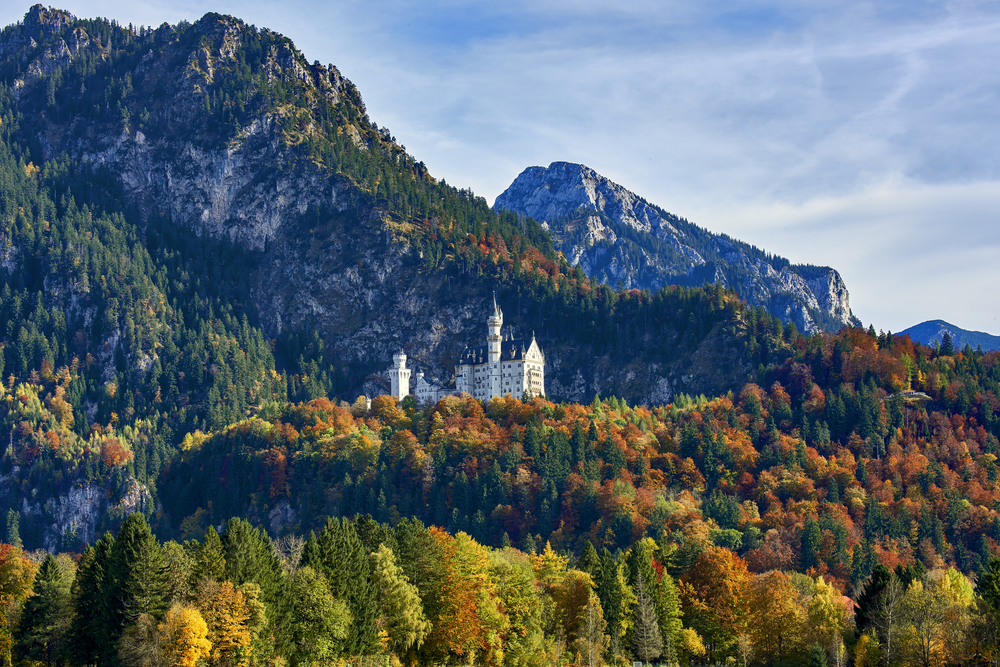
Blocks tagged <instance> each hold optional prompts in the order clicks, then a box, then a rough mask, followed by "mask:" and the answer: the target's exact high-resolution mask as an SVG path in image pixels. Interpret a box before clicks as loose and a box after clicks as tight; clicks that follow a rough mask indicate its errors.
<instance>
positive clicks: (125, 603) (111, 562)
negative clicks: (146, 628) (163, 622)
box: [78, 512, 169, 665]
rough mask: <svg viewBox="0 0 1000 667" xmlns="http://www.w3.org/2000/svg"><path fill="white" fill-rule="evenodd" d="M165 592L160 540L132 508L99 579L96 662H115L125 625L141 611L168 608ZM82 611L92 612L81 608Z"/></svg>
mask: <svg viewBox="0 0 1000 667" xmlns="http://www.w3.org/2000/svg"><path fill="white" fill-rule="evenodd" d="M168 596H169V576H168V573H167V569H166V565H165V564H164V562H163V555H162V553H161V551H160V545H159V542H158V541H157V540H156V538H155V537H153V533H152V531H150V529H149V525H148V524H147V523H146V518H145V517H144V516H143V515H142V513H141V512H133V513H132V514H130V515H129V516H128V518H126V519H125V522H124V523H123V524H122V527H121V530H119V531H118V536H117V537H116V538H115V540H114V542H113V543H112V545H111V548H110V550H109V553H108V558H107V569H106V571H105V576H104V578H103V581H102V582H101V592H100V605H99V608H98V614H99V616H100V620H99V627H98V628H97V632H98V634H97V640H98V653H99V662H100V663H101V664H112V665H114V664H117V661H118V648H117V643H118V639H119V637H121V634H122V631H123V630H124V629H125V626H127V625H129V624H131V623H134V622H135V621H136V619H138V618H139V617H140V616H141V615H143V614H149V615H151V616H153V617H159V616H161V615H162V614H163V612H165V611H166V609H167V605H168V603H169V599H168ZM79 610H80V609H79V607H78V611H79ZM83 613H93V612H92V610H91V609H84V610H83Z"/></svg>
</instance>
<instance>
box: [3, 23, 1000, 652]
mask: <svg viewBox="0 0 1000 667" xmlns="http://www.w3.org/2000/svg"><path fill="white" fill-rule="evenodd" d="M0 78H2V83H0V283H2V284H0V327H2V328H0V442H3V443H4V447H3V451H2V454H0V512H2V513H3V515H4V519H5V521H3V525H2V526H0V533H2V536H0V537H3V541H4V542H5V544H4V545H3V546H2V547H0V596H2V597H0V612H2V621H3V622H2V623H0V652H3V653H4V655H5V656H6V655H10V656H11V657H12V659H14V660H17V661H20V662H21V663H23V664H27V663H28V662H35V663H37V662H48V663H56V662H60V663H65V662H69V663H71V664H81V665H82V664H95V663H96V664H101V665H113V666H114V665H122V666H126V665H127V666H129V667H131V666H133V665H135V666H138V665H143V666H150V665H156V666H159V665H166V664H183V665H191V666H193V665H196V664H200V663H202V662H204V663H211V664H213V665H227V666H229V665H241V666H248V665H262V664H294V665H299V664H303V665H304V664H307V663H313V662H322V663H324V664H360V663H359V658H358V656H366V658H363V659H367V660H370V661H371V662H370V664H379V665H383V664H385V662H386V661H387V660H388V661H389V662H390V664H396V661H399V662H402V663H406V664H426V665H436V664H482V663H486V664H495V665H533V664H538V665H551V664H567V665H568V664H573V665H584V664H586V665H593V664H600V663H601V662H602V661H622V660H627V659H630V658H636V659H642V660H656V659H662V660H663V661H664V662H670V661H674V660H676V661H679V662H682V663H688V662H694V663H709V662H713V663H714V662H717V661H723V660H726V659H728V658H733V659H736V660H738V661H740V663H741V664H744V665H748V664H751V663H760V664H780V663H784V664H803V663H804V662H807V661H808V662H810V663H811V664H817V665H821V664H824V663H826V664H829V663H830V662H835V663H836V664H837V665H843V664H846V661H847V660H849V659H853V660H854V664H856V665H875V664H878V663H879V661H880V660H881V661H882V664H888V665H896V664H914V665H916V664H920V665H929V664H943V663H953V664H962V663H966V662H972V661H986V662H990V661H993V660H994V659H995V656H997V655H1000V653H997V640H996V636H997V634H996V625H995V616H994V610H996V609H997V608H998V607H1000V592H998V591H1000V583H998V582H1000V561H997V560H996V556H997V553H998V542H1000V514H998V508H1000V489H998V485H997V480H998V476H1000V471H998V466H997V457H998V455H1000V451H998V450H1000V444H998V436H1000V419H998V416H997V413H998V411H1000V353H996V352H987V353H983V352H981V351H979V350H976V351H973V350H972V349H970V348H968V347H965V348H964V349H961V350H957V349H948V348H947V347H946V346H945V347H941V346H938V347H935V348H931V347H927V346H923V345H919V344H915V343H913V342H912V341H911V340H910V339H909V338H908V337H906V336H895V337H894V336H892V335H891V334H882V333H876V331H875V330H874V328H870V329H869V330H867V331H866V330H863V329H860V328H845V329H842V330H841V331H840V332H838V333H836V334H832V333H818V334H811V335H802V334H801V333H799V332H798V331H797V330H796V328H795V327H794V326H792V325H783V324H782V323H781V321H780V320H778V319H776V318H774V317H773V316H772V315H770V314H768V313H767V312H766V311H765V310H763V309H762V308H757V307H749V306H747V305H745V304H744V303H742V302H741V301H740V300H739V299H738V298H737V297H736V294H735V293H734V292H732V291H727V290H725V289H722V288H721V287H719V286H717V285H713V286H709V287H703V288H695V287H686V288H685V287H681V288H676V287H675V288H668V289H664V290H660V291H657V292H655V293H650V292H646V291H639V290H614V289H612V288H610V287H608V286H607V285H602V284H599V283H598V282H596V281H594V280H591V279H589V278H587V277H586V276H585V275H584V274H583V272H582V271H580V270H579V269H578V268H572V267H570V266H569V265H568V263H567V262H566V260H565V258H564V257H562V256H561V255H559V254H558V253H556V252H555V250H554V249H553V246H552V242H551V239H550V238H549V237H548V236H547V235H546V234H545V232H544V231H543V230H542V229H541V228H540V227H539V226H538V225H537V224H535V222H534V221H532V220H530V219H524V218H519V217H517V216H515V215H513V214H509V213H507V214H493V213H491V212H490V211H489V209H488V208H487V207H486V205H485V203H484V202H483V201H482V200H481V199H480V198H477V197H475V196H474V195H473V194H472V193H471V192H468V191H463V190H458V189H455V188H453V187H451V186H448V185H446V184H444V183H442V182H437V181H435V179H433V178H432V177H431V176H430V175H429V174H427V172H426V169H425V168H424V167H423V165H421V164H420V163H419V162H418V161H416V160H415V159H414V158H412V156H409V155H407V154H406V152H405V149H403V148H402V147H401V146H399V145H398V144H397V143H396V142H395V141H394V140H393V139H392V137H391V135H389V134H388V133H387V132H386V131H383V130H381V129H378V128H377V127H376V126H375V125H374V123H371V122H370V121H369V120H368V119H367V116H366V115H365V113H364V107H363V104H362V103H361V100H360V95H358V94H357V91H356V89H354V87H353V86H352V85H350V83H349V82H348V81H346V79H343V77H342V76H341V75H340V74H339V72H336V70H335V69H334V68H332V67H321V66H318V65H314V66H310V65H308V63H307V62H306V61H305V60H304V59H303V57H302V55H301V54H299V53H298V52H297V51H295V50H294V47H292V46H291V44H290V43H289V42H288V41H287V40H286V39H285V38H283V37H281V36H279V35H276V34H274V33H271V32H269V31H266V30H257V29H256V28H253V27H252V26H246V25H244V24H242V23H240V22H239V21H237V20H236V19H233V18H231V17H221V16H217V15H208V16H206V17H205V18H204V19H203V20H202V21H199V22H198V23H196V24H182V25H179V26H163V27H161V28H158V29H156V30H147V29H135V28H132V27H129V28H125V27H123V26H119V25H116V24H114V23H110V22H107V21H102V20H98V21H79V20H76V19H75V18H73V17H71V16H70V15H68V14H65V13H63V12H58V11H55V10H45V9H44V8H41V7H40V6H37V7H35V8H33V9H32V10H31V12H29V14H28V16H27V17H26V20H25V22H24V23H23V24H21V25H18V26H12V27H9V28H7V29H5V30H4V31H3V34H2V43H0ZM140 135H141V139H140ZM172 142H173V143H172ZM143 146H146V148H142V147H143ZM149 146H154V148H149ZM181 148H183V151H182V150H181ZM174 149H176V150H177V155H188V156H191V155H195V156H198V155H201V157H198V158H197V159H195V158H191V161H190V162H185V163H180V162H170V161H169V160H167V161H166V162H164V161H163V160H165V159H166V158H163V154H165V153H168V152H170V151H172V150H174ZM143 151H149V152H146V153H143ZM185 151H186V152H185ZM198 151H202V153H199V152H198ZM213 151H214V152H213ZM255 151H257V152H255ZM222 154H226V155H230V156H238V159H237V158H233V159H234V160H236V161H237V162H239V161H242V162H241V164H242V165H243V166H242V167H239V168H236V171H240V170H242V171H241V173H243V174H244V175H245V176H247V179H248V180H246V181H243V182H241V183H240V184H236V185H234V184H233V183H229V184H228V185H232V186H233V191H235V192H239V193H242V194H239V195H238V196H236V197H235V198H233V199H230V200H226V202H224V204H225V205H224V206H223V205H222V204H220V207H221V209H220V210H222V212H221V213H220V212H219V211H216V210H215V209H213V208H211V207H209V208H207V209H203V208H201V205H202V204H203V203H204V201H203V200H201V199H199V198H200V197H202V196H203V195H205V191H204V190H201V189H198V187H194V186H191V187H190V188H189V189H188V190H185V191H184V192H174V191H171V190H169V187H174V186H176V184H177V183H182V182H185V179H188V182H193V181H197V180H198V179H199V178H201V176H199V174H201V175H204V174H205V173H207V171H211V170H210V169H209V168H208V167H206V166H205V165H206V164H209V163H212V161H213V160H215V159H217V158H218V156H219V155H222ZM136 155H141V156H144V157H142V159H139V158H135V156H136ZM252 155H256V156H257V157H256V158H255V160H256V161H254V160H251V157H252ZM116 156H117V157H116ZM129 156H132V157H129ZM133 158H134V159H135V160H138V162H129V160H133ZM147 158H148V160H150V161H151V162H149V164H151V165H153V166H151V167H149V168H148V169H146V170H145V171H143V170H141V169H140V170H139V171H130V170H132V169H133V168H135V169H139V167H137V166H136V165H138V164H139V163H142V160H146V159H147ZM171 159H172V158H171ZM157 160H160V162H157ZM143 164H145V163H143ZM157 164H158V165H159V166H156V165H157ZM212 164H214V163H212ZM234 164H235V163H231V164H230V166H233V165H234ZM248 165H251V166H248ZM276 165H277V166H276ZM166 166H170V169H176V171H171V172H170V173H171V174H174V175H176V178H173V180H171V181H170V183H172V184H173V185H169V187H168V185H165V184H164V183H166V181H161V180H158V179H160V176H161V175H162V173H163V172H161V171H159V170H160V169H161V168H162V169H166ZM123 167H128V169H125V168H123ZM185 169H190V170H193V171H191V172H185V171H184V170H185ZM199 170H202V171H199ZM206 170H207V171H206ZM137 174H138V176H137ZM184 174H187V176H184ZM192 174H193V175H192ZM140 177H141V178H140ZM168 180H169V179H168ZM137 184H139V185H137ZM142 184H145V185H142ZM217 185H219V186H220V187H221V185H220V184H219V183H214V185H212V187H215V186H217ZM237 185H238V187H237ZM199 187H200V186H199ZM164 188H166V189H164ZM280 188H291V189H290V190H281V192H283V193H284V194H282V195H281V196H278V195H277V194H276V193H277V192H278V191H279V189H280ZM209 189H211V188H209ZM317 192H321V193H323V194H322V195H315V193H317ZM171 193H172V194H171ZM289 193H291V195H294V196H295V197H298V196H299V195H301V197H302V199H301V200H297V201H298V202H299V203H300V204H302V205H301V207H299V206H286V207H285V208H281V206H285V204H280V202H283V201H284V202H287V201H288V200H289V198H291V195H290V194H289ZM167 195H171V196H175V199H176V202H175V203H177V206H173V204H171V205H170V206H166V205H164V204H165V202H167V199H165V197H166V196H167ZM182 195H183V196H182ZM314 195H315V196H314ZM310 197H312V198H311V199H310ZM171 201H173V200H171ZM272 201H273V202H279V203H277V204H274V205H275V206H278V209H275V210H273V211H270V212H269V213H267V215H268V216H272V217H266V216H265V218H266V219H265V218H261V219H256V218H252V217H247V216H249V215H250V213H249V211H252V210H256V209H255V208H254V207H255V206H257V204H261V206H262V207H264V208H266V207H267V206H268V205H269V204H268V202H272ZM185 207H188V208H185ZM227 207H228V208H227ZM189 209H190V210H189ZM204 211H207V213H204ZM272 214H273V215H272ZM192 216H193V217H192ZM293 260H294V261H293ZM289 286H290V287H289ZM494 290H495V291H496V293H497V298H498V299H499V300H501V301H502V302H503V303H504V304H509V305H505V311H507V312H508V313H509V314H510V315H511V317H512V319H513V325H514V327H515V328H529V327H530V328H533V329H536V331H537V332H538V337H539V340H540V342H542V345H543V348H544V349H545V351H546V361H547V369H546V381H547V386H549V387H550V388H551V389H552V393H553V395H552V396H550V397H539V398H536V399H534V400H532V401H530V402H525V401H522V400H521V399H520V398H519V397H505V398H499V399H495V400H492V401H490V402H488V403H481V402H478V401H475V400H473V399H471V398H469V397H452V398H448V399H445V400H443V401H441V402H439V403H438V404H436V405H429V406H418V405H416V403H415V402H413V401H412V400H411V399H410V400H406V401H404V402H403V403H402V404H400V403H398V402H397V401H395V400H393V399H391V398H388V397H386V396H375V397H374V398H373V400H372V402H371V405H370V406H369V405H368V403H367V401H366V400H365V398H364V396H363V395H362V396H359V395H360V394H363V393H364V392H365V391H366V390H371V389H373V388H378V386H379V382H378V379H377V378H373V377H372V374H373V373H374V372H378V371H380V370H381V369H382V368H384V366H385V364H386V363H387V360H388V356H387V355H386V354H384V352H385V351H386V350H388V349H393V348H398V347H399V346H400V345H404V344H405V345H407V346H408V347H407V349H408V351H410V352H414V355H413V356H414V357H415V358H416V359H417V361H418V363H419V364H420V367H421V368H429V369H433V368H447V367H448V365H449V364H450V363H451V362H452V361H453V357H452V356H451V355H453V354H454V353H456V352H457V351H458V350H460V349H461V348H460V345H461V344H464V343H465V342H468V341H469V338H470V336H466V329H468V330H469V331H475V332H476V334H475V335H476V336H481V330H482V322H483V319H482V313H483V312H484V311H483V310H482V309H481V308H480V304H481V303H483V302H484V301H485V295H486V294H488V293H490V292H492V291H494ZM276 304H277V305H276ZM427 313H433V316H432V315H427ZM421 317H423V318H424V319H420V318H421ZM435 318H437V319H435ZM402 320H406V321H407V324H406V325H405V326H401V327H400V328H397V327H396V325H397V324H398V323H399V322H400V321H402ZM415 322H416V323H415ZM418 325H419V326H418ZM407 327H409V328H407ZM389 330H392V331H394V332H395V333H393V334H391V335H390V334H388V333H386V332H387V331H389ZM421 332H422V333H421ZM442 332H444V333H442ZM409 335H413V339H412V341H410V342H407V341H406V340H401V339H400V337H402V336H409ZM393 336H396V338H394V337H393ZM476 340H478V338H477V339H476ZM550 370H551V377H552V382H551V383H549V377H550V376H549V372H550ZM595 394H596V395H595ZM582 395H586V396H587V398H586V400H582V401H581V400H570V399H572V398H573V397H579V396H582ZM102 536H103V537H102ZM42 550H45V551H42ZM46 552H50V553H52V554H59V555H51V556H50V555H47V553H46ZM973 582H974V583H973ZM855 603H856V604H855ZM759 609H768V610H772V613H769V614H759V613H754V611H755V610H759ZM922 614H923V615H922ZM879 656H881V657H879Z"/></svg>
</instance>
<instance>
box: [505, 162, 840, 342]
mask: <svg viewBox="0 0 1000 667" xmlns="http://www.w3.org/2000/svg"><path fill="white" fill-rule="evenodd" d="M494 209H497V210H510V211H516V212H518V213H522V214H524V215H527V216H530V217H532V218H535V219H536V220H538V221H540V222H544V223H545V225H547V226H548V228H549V230H550V232H551V233H552V235H553V237H554V239H555V240H556V245H557V247H558V248H559V249H560V250H561V251H562V252H563V253H564V254H565V255H566V257H567V259H568V260H569V261H570V262H571V263H572V264H576V265H579V266H580V267H581V268H582V269H583V270H584V271H585V272H586V273H587V274H588V275H590V276H593V277H596V278H599V279H601V280H603V281H604V282H607V283H609V284H617V283H618V282H621V284H622V286H623V287H626V288H632V287H637V288H646V289H652V290H655V289H658V288H660V287H662V286H664V285H669V284H684V285H698V284H704V283H710V282H718V283H722V284H723V285H724V286H730V287H733V288H734V289H736V291H737V293H738V294H739V295H740V296H741V297H742V298H743V299H745V300H746V301H748V302H749V303H751V304H754V305H761V306H764V307H766V308H767V309H768V310H769V311H770V312H771V314H772V315H776V316H778V317H780V318H781V319H782V320H784V321H785V322H789V321H791V322H795V324H796V325H797V326H798V327H799V329H800V330H804V331H807V332H812V331H817V330H821V329H824V330H834V331H835V330H838V329H839V328H840V327H842V326H844V325H849V324H854V323H856V320H855V318H854V315H853V313H851V308H850V303H849V296H848V293H847V287H846V286H845V285H844V282H843V280H842V279H841V277H840V274H839V273H837V271H835V270H834V269H830V268H826V267H803V266H796V265H789V264H788V263H787V262H784V261H783V260H780V258H773V257H769V256H767V255H765V254H764V253H762V252H760V251H758V250H756V249H755V248H751V247H750V246H747V245H746V244H744V243H741V242H738V241H735V240H733V239H730V238H728V237H725V236H720V235H716V234H712V233H710V232H708V231H706V230H704V229H701V228H699V227H697V226H696V225H693V224H691V223H690V222H688V221H687V220H684V219H682V218H678V217H677V216H674V215H671V214H670V213H667V212H666V211H664V210H662V209H660V208H658V207H656V206H654V205H652V204H650V203H648V202H647V201H645V200H644V199H642V198H641V197H639V196H638V195H636V194H634V193H632V192H630V191H629V190H626V189H625V188H624V187H622V186H621V185H618V184H617V183H613V182H612V181H610V180H608V179H607V178H605V177H603V176H601V175H600V174H598V173H596V172H595V171H594V170H593V169H590V168H589V167H586V166H584V165H580V164H571V163H568V162H553V163H552V164H551V165H549V167H548V168H545V167H529V168H527V169H525V170H524V171H523V172H522V173H521V174H520V175H519V176H518V177H517V178H516V179H515V180H514V182H513V183H512V184H511V185H510V187H509V188H507V190H505V191H504V192H503V193H502V194H501V195H500V196H499V197H497V199H496V202H495V203H494ZM776 260H777V261H776Z"/></svg>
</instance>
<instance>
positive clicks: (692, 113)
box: [0, 0, 1000, 334]
mask: <svg viewBox="0 0 1000 667" xmlns="http://www.w3.org/2000/svg"><path fill="white" fill-rule="evenodd" d="M11 4H12V3H5V7H4V8H2V9H0V23H2V24H3V25H6V24H8V23H11V22H14V21H16V20H19V19H20V18H21V17H22V16H23V15H24V13H25V12H26V11H27V8H28V5H27V4H25V5H24V6H23V7H12V6H10V5H11ZM609 4H610V3H597V2H591V1H588V0H574V1H573V2H569V1H567V0H536V1H533V2H521V1H520V0H513V1H508V2H504V3H485V2H462V1H460V0H452V1H449V0H425V1H421V2H413V1H410V0H385V1H378V0H375V1H372V2H360V1H355V0H346V1H344V2H338V3H318V2H306V1H303V0H299V1H296V2H283V3H273V2H259V1H254V0H249V1H246V2H233V1H231V0H223V1H221V2H216V3H205V2H191V1H188V2H185V1H176V0H174V1H172V2H169V3H168V2H161V1H159V0H137V1H130V2H123V1H119V0H72V1H68V2H65V3H63V4H62V5H61V7H62V8H64V9H67V10H69V11H71V12H73V13H74V14H76V15H78V16H107V17H109V18H114V19H117V20H118V21H119V22H121V23H130V22H131V23H135V24H144V25H158V24H160V23H162V22H164V21H167V22H171V23H173V22H176V21H178V20H180V19H187V20H192V21H193V20H196V19H197V18H198V17H200V16H201V15H202V14H204V13H205V12H207V11H217V12H221V13H228V14H234V15H236V16H238V17H240V18H242V19H244V20H245V21H247V22H248V23H253V24H255V25H257V26H258V27H263V26H266V27H270V28H272V29H274V30H277V31H279V32H281V33H283V34H285V35H287V36H289V37H290V38H292V40H293V41H294V42H295V43H296V45H297V46H298V47H299V48H300V49H301V50H302V51H303V53H304V54H305V55H306V57H308V58H309V59H310V60H320V61H321V62H324V63H333V64H335V65H336V66H337V67H338V68H339V69H340V70H341V72H342V73H343V74H344V75H345V76H347V77H348V78H349V79H351V80H352V81H354V82H355V83H356V84H357V85H358V87H359V88H360V90H361V93H362V95H363V97H364V99H365V102H366V104H367V106H368V110H369V113H370V115H371V117H372V119H373V120H374V121H375V122H377V123H378V124H379V126H387V127H388V128H389V129H390V130H391V131H392V133H393V134H394V135H395V136H396V138H397V139H398V140H399V141H400V142H401V143H403V144H404V145H406V146H407V149H408V150H409V151H410V152H411V153H412V154H414V155H415V156H417V158H418V159H421V160H423V161H424V162H426V163H427V165H428V167H429V168H430V170H431V172H432V173H433V174H434V175H436V176H439V177H443V178H446V179H447V180H448V182H449V183H452V184H455V185H458V186H462V187H471V188H472V189H473V190H475V191H476V192H477V193H478V194H480V195H482V196H484V197H486V198H487V200H489V201H492V200H493V198H495V197H496V196H497V195H498V194H499V193H500V192H502V191H503V190H504V189H505V188H506V187H507V185H509V184H510V182H511V181H512V180H513V179H514V178H515V177H516V176H517V174H518V173H520V172H521V170H523V169H524V168H526V167H528V166H532V165H548V164H549V163H550V162H553V161H557V160H566V161H572V162H582V163H584V164H586V165H588V166H590V167H592V168H594V169H595V170H596V171H598V172H599V173H601V174H604V175H605V176H608V177H609V178H611V179H613V180H615V181H617V182H619V183H621V184H622V185H624V186H625V187H627V188H629V189H631V190H634V191H635V192H637V193H639V194H640V195H642V196H644V197H645V198H647V199H648V200H650V201H652V202H654V203H656V204H658V205H660V206H662V207H664V208H666V209H667V210H669V211H671V212H673V213H676V214H678V215H681V216H684V217H687V218H688V219H689V220H691V221H693V222H696V223H698V224H701V225H703V226H705V227H708V228H709V229H711V230H713V231H719V232H725V233H728V234H730V235H732V236H735V237H737V238H740V239H743V240H745V241H747V242H750V243H753V244H755V245H757V246H759V247H762V248H765V249H767V250H768V251H770V252H774V253H778V254H782V255H785V256H786V257H788V258H789V259H791V260H792V261H793V262H802V263H812V264H825V265H829V266H833V267H835V268H837V269H838V270H839V271H840V272H841V273H842V275H843V276H844V279H845V281H846V283H847V286H848V288H849V289H850V292H851V304H852V307H853V308H854V312H855V313H856V314H857V315H858V316H859V317H860V318H861V319H862V320H863V321H864V322H865V323H866V324H868V323H874V324H875V326H876V328H883V329H888V330H893V331H899V330H901V329H903V328H905V327H907V326H910V325H912V324H916V323H918V322H921V321H923V320H927V319H936V318H941V319H945V320H948V321H950V322H953V323H954V324H957V325H959V326H962V327H964V328H969V329H976V330H983V331H988V332H990V333H993V334H1000V319H998V318H1000V262H998V261H997V258H998V256H1000V123H998V122H997V119H998V118H1000V68H997V67H996V63H997V62H1000V3H998V2H995V1H994V2H975V1H963V0H958V1H955V2H919V1H915V2H905V3H904V2H856V1H854V0H838V1H837V2H833V1H822V0H821V1H817V2H801V1H798V2H791V1H789V2H782V1H780V0H778V1H770V2H769V1H767V0H761V1H757V2H755V1H749V0H748V1H746V2H740V1H736V2H730V3H726V4H721V3H705V2H698V1H695V0H668V1H637V2H628V3H618V5H617V6H615V7H613V8H612V7H608V6H607V5H609Z"/></svg>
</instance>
